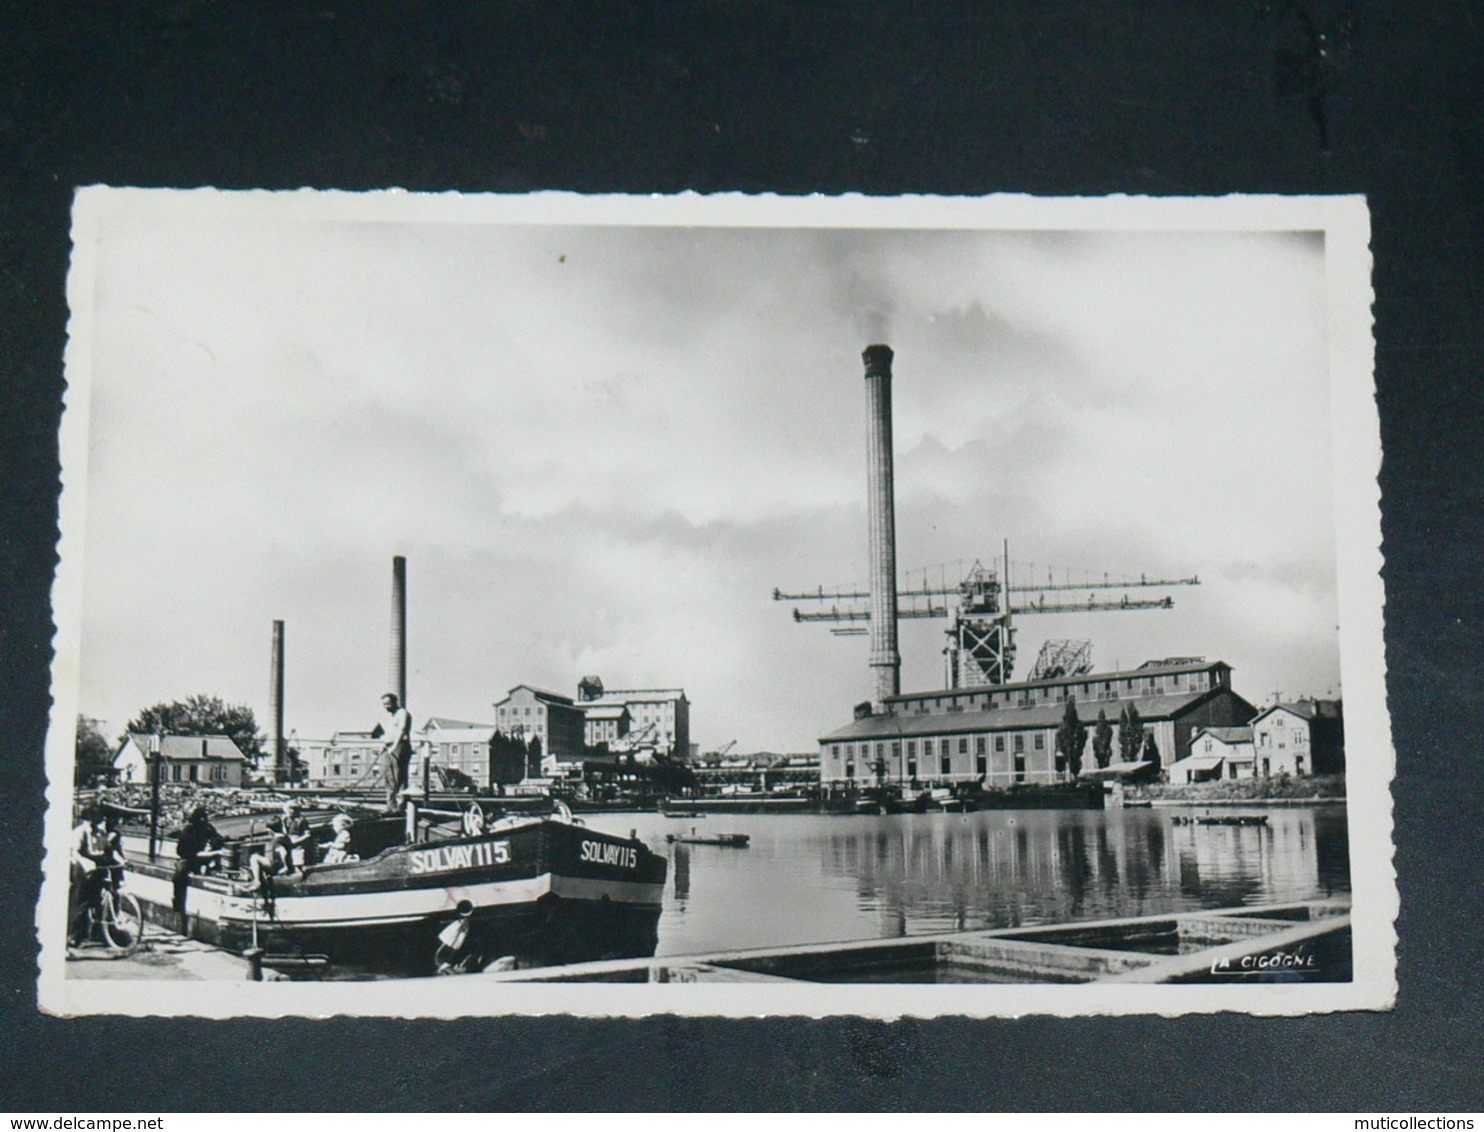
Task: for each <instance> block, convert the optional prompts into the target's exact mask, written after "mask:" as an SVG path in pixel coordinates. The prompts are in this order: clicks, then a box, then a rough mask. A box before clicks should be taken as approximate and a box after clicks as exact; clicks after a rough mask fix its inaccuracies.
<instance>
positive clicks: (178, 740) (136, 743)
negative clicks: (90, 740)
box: [113, 733, 247, 786]
mask: <svg viewBox="0 0 1484 1132" xmlns="http://www.w3.org/2000/svg"><path fill="white" fill-rule="evenodd" d="M153 741H154V736H153V735H136V734H132V733H131V734H130V735H129V737H128V738H127V739H125V740H124V745H123V746H122V747H120V748H119V752H118V754H117V755H115V756H114V760H113V766H114V769H115V770H116V771H117V772H118V777H119V779H120V780H121V781H124V782H148V781H149V766H150V760H151V757H152V756H151V750H150V748H151V744H152V743H153ZM246 765H247V756H246V755H244V754H243V753H242V750H241V748H239V747H238V746H237V744H236V743H234V742H233V741H232V740H231V739H230V738H229V737H228V736H226V735H163V736H161V737H160V781H161V782H200V783H204V784H205V785H207V786H241V785H242V776H243V772H244V768H245V767H246Z"/></svg>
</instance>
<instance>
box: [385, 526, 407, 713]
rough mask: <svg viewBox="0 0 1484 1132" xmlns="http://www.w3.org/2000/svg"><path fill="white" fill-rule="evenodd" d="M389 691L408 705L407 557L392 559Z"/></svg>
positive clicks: (403, 704) (403, 703)
mask: <svg viewBox="0 0 1484 1132" xmlns="http://www.w3.org/2000/svg"><path fill="white" fill-rule="evenodd" d="M387 680H388V683H389V685H390V686H389V688H388V691H391V692H395V693H396V695H397V702H398V703H399V704H401V705H402V706H403V707H406V706H407V559H405V558H403V557H402V556H401V555H400V554H399V555H397V556H396V557H395V558H393V559H392V657H391V674H390V675H389V676H388V677H387Z"/></svg>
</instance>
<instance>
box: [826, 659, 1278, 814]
mask: <svg viewBox="0 0 1484 1132" xmlns="http://www.w3.org/2000/svg"><path fill="white" fill-rule="evenodd" d="M1231 671H1232V670H1231V666H1230V665H1228V664H1225V663H1223V662H1221V661H1206V660H1203V659H1188V658H1180V659H1174V660H1165V661H1160V660H1155V661H1150V662H1148V663H1147V664H1144V665H1141V666H1140V667H1139V668H1136V669H1132V670H1127V671H1121V672H1105V673H1083V674H1081V675H1077V676H1064V677H1058V678H1055V679H1049V680H1034V681H1021V682H1018V683H1011V684H999V685H994V686H989V687H977V688H950V689H945V690H943V691H935V692H914V693H909V694H906V695H897V696H891V697H889V698H888V699H887V700H886V702H885V704H884V705H883V707H884V711H883V712H880V713H877V714H872V715H865V716H863V717H861V718H859V719H857V720H855V722H853V723H850V724H848V725H846V726H845V727H842V728H840V729H839V730H838V731H834V732H832V733H830V734H829V735H826V736H824V737H823V738H821V739H820V741H819V743H820V783H821V785H823V786H826V787H842V786H849V785H851V784H852V783H854V784H863V785H864V784H869V783H872V782H874V781H875V780H876V778H877V772H876V770H875V769H874V768H876V767H877V766H884V769H885V777H886V778H887V780H888V781H891V782H901V783H908V782H917V783H919V784H922V785H950V784H953V783H958V782H972V781H982V782H983V783H984V784H985V785H986V786H990V787H1003V786H1015V785H1020V784H1025V783H1042V784H1049V783H1053V782H1059V781H1063V780H1065V778H1066V775H1065V773H1064V772H1063V771H1061V770H1058V769H1057V759H1056V730H1057V728H1058V727H1059V726H1060V725H1061V721H1062V716H1063V714H1064V713H1065V711H1066V707H1065V703H1066V701H1067V700H1068V699H1073V700H1075V702H1076V705H1077V717H1078V718H1079V719H1080V720H1081V721H1082V722H1083V723H1084V724H1086V725H1087V727H1088V731H1089V738H1088V744H1087V747H1086V748H1085V750H1084V752H1083V765H1084V766H1087V765H1091V764H1092V761H1093V759H1092V742H1091V731H1092V728H1093V726H1094V725H1095V723H1096V722H1097V717H1098V712H1099V711H1102V712H1103V713H1105V715H1106V716H1107V719H1108V722H1109V723H1110V724H1112V726H1113V733H1114V739H1113V742H1114V751H1115V752H1116V751H1117V749H1118V719H1119V715H1120V714H1121V713H1122V711H1123V709H1124V707H1125V706H1126V705H1127V704H1129V703H1130V702H1131V703H1132V704H1133V705H1134V707H1135V708H1137V710H1138V712H1139V716H1140V718H1141V721H1142V724H1143V730H1144V732H1145V733H1146V734H1152V735H1153V736H1154V742H1155V746H1156V747H1157V748H1158V750H1159V757H1160V762H1161V764H1162V765H1164V766H1169V765H1170V764H1171V763H1172V762H1175V761H1176V760H1177V759H1181V758H1184V757H1186V756H1187V755H1189V754H1190V745H1191V738H1192V736H1193V735H1194V734H1195V732H1196V731H1197V730H1198V729H1200V728H1202V727H1238V726H1242V725H1244V724H1246V723H1249V722H1250V721H1251V720H1252V719H1253V717H1254V716H1256V715H1257V709H1256V708H1254V707H1253V706H1252V705H1251V704H1250V703H1248V702H1247V701H1246V700H1245V699H1243V698H1242V697H1241V696H1239V695H1237V694H1236V693H1235V692H1233V691H1232V688H1231Z"/></svg>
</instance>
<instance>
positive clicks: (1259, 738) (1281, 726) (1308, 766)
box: [1252, 704, 1314, 778]
mask: <svg viewBox="0 0 1484 1132" xmlns="http://www.w3.org/2000/svg"><path fill="white" fill-rule="evenodd" d="M1252 744H1253V747H1254V749H1255V754H1256V757H1257V773H1258V774H1260V775H1262V776H1263V777H1264V778H1267V777H1270V776H1272V775H1275V774H1293V775H1304V774H1313V773H1314V749H1313V748H1314V743H1313V739H1312V736H1311V735H1310V733H1309V716H1308V714H1307V713H1306V711H1305V710H1304V706H1301V705H1297V704H1274V705H1273V706H1272V707H1269V708H1264V709H1263V710H1262V711H1260V712H1258V714H1257V718H1256V719H1254V720H1253V721H1252Z"/></svg>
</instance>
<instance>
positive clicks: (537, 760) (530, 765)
mask: <svg viewBox="0 0 1484 1132" xmlns="http://www.w3.org/2000/svg"><path fill="white" fill-rule="evenodd" d="M526 777H528V778H540V777H541V736H539V735H532V736H531V741H530V742H529V743H528V744H526Z"/></svg>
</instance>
